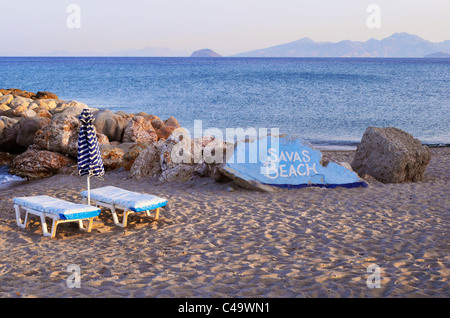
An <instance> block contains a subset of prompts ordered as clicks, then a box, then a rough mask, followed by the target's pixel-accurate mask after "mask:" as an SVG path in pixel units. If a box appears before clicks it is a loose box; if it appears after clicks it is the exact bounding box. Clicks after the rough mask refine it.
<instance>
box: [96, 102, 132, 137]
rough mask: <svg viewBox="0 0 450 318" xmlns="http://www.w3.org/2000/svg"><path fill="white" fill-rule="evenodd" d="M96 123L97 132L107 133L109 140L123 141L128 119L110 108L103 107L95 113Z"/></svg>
mask: <svg viewBox="0 0 450 318" xmlns="http://www.w3.org/2000/svg"><path fill="white" fill-rule="evenodd" d="M94 125H95V128H96V130H97V132H99V133H102V134H104V135H106V136H107V137H108V139H109V141H119V142H121V141H122V138H123V133H124V131H125V127H126V125H127V120H126V119H125V118H124V117H123V116H121V115H120V114H117V113H116V114H115V113H113V112H112V111H110V110H109V109H102V110H100V111H98V113H97V114H96V115H95V121H94Z"/></svg>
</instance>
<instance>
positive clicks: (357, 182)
mask: <svg viewBox="0 0 450 318" xmlns="http://www.w3.org/2000/svg"><path fill="white" fill-rule="evenodd" d="M222 171H223V172H224V173H225V174H226V175H228V176H233V179H239V180H240V181H244V182H249V183H251V184H254V183H260V184H263V185H268V186H274V187H280V188H292V189H294V188H302V187H310V186H317V187H327V188H334V187H338V186H342V187H347V188H353V187H361V186H362V187H366V186H367V183H366V182H365V181H364V180H362V179H361V178H359V176H358V175H357V174H356V173H355V172H353V171H352V170H350V169H347V168H346V167H344V166H342V165H340V164H338V163H336V162H332V161H329V162H328V163H327V164H323V162H322V153H321V152H320V151H319V150H318V149H315V148H314V147H313V146H312V145H310V144H308V143H306V142H304V141H302V140H301V139H299V138H298V137H296V136H293V135H284V136H279V137H278V136H266V137H263V138H261V139H257V140H253V141H249V142H241V143H238V144H237V145H236V147H235V149H234V152H233V153H232V154H231V155H230V156H228V158H227V162H226V163H225V165H224V166H223V168H222ZM241 183H242V182H241Z"/></svg>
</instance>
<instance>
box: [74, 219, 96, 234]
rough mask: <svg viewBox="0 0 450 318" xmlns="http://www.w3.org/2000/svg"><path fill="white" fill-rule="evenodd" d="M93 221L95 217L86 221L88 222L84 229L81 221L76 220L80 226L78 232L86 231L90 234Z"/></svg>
mask: <svg viewBox="0 0 450 318" xmlns="http://www.w3.org/2000/svg"><path fill="white" fill-rule="evenodd" d="M94 219H95V217H92V218H89V219H87V220H88V222H89V223H88V226H87V227H84V225H83V220H78V224H79V226H80V230H82V231H86V232H90V231H91V230H92V224H93V222H94Z"/></svg>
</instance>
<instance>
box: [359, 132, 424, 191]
mask: <svg viewBox="0 0 450 318" xmlns="http://www.w3.org/2000/svg"><path fill="white" fill-rule="evenodd" d="M430 160H431V151H430V149H428V147H426V146H423V145H422V144H421V142H420V141H419V140H418V139H415V138H414V137H413V136H412V135H411V134H409V133H407V132H405V131H403V130H401V129H398V128H394V127H387V128H376V127H368V128H367V129H366V131H365V133H364V135H363V137H362V139H361V143H360V144H359V145H358V147H357V149H356V153H355V157H354V159H353V162H352V163H351V166H352V168H353V170H354V171H356V172H357V173H358V174H359V175H365V174H368V175H370V176H372V177H374V178H375V179H377V180H379V181H381V182H383V183H399V182H407V181H421V180H422V179H423V177H424V174H425V169H426V167H427V165H428V163H429V162H430Z"/></svg>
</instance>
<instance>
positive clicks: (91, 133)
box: [78, 108, 105, 204]
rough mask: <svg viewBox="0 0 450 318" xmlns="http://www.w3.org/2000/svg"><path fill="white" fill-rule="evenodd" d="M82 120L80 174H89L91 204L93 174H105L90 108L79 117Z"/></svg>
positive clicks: (79, 158)
mask: <svg viewBox="0 0 450 318" xmlns="http://www.w3.org/2000/svg"><path fill="white" fill-rule="evenodd" d="M78 119H79V120H80V121H81V127H80V133H79V135H78V174H79V175H80V176H85V175H87V176H88V177H87V188H88V189H87V190H88V204H91V196H90V181H89V178H90V177H92V176H96V177H101V176H103V175H104V174H105V169H104V168H103V161H102V156H101V154H100V148H99V146H98V140H97V136H96V134H95V128H94V125H93V123H92V122H93V121H94V117H93V116H92V113H91V112H90V111H89V109H87V108H85V109H84V110H83V112H82V113H81V115H80V116H79V117H78Z"/></svg>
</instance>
